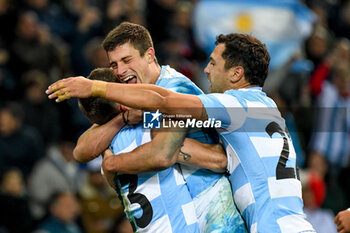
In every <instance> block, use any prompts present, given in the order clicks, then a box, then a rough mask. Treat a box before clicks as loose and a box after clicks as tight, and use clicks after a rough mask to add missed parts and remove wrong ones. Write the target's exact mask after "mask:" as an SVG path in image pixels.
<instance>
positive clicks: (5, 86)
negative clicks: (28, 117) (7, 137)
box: [0, 0, 19, 100]
mask: <svg viewBox="0 0 350 233" xmlns="http://www.w3.org/2000/svg"><path fill="white" fill-rule="evenodd" d="M0 1H1V0H0ZM0 8H1V6H0ZM0 20H1V19H0ZM9 58H10V53H9V51H8V49H7V48H6V46H5V42H4V41H3V40H1V36H0V99H1V100H11V99H13V98H15V96H17V95H19V93H18V92H19V86H18V85H19V83H18V82H17V80H16V79H15V77H14V76H13V75H12V72H11V70H10V69H9V68H8V60H9Z"/></svg>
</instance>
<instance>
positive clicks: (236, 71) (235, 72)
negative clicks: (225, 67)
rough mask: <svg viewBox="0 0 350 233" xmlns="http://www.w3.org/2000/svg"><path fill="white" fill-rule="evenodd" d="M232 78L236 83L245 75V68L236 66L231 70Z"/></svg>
mask: <svg viewBox="0 0 350 233" xmlns="http://www.w3.org/2000/svg"><path fill="white" fill-rule="evenodd" d="M229 75H230V80H231V82H232V83H236V82H238V81H239V80H241V79H242V78H243V77H244V68H243V67H242V66H235V67H232V68H231V69H230V70H229Z"/></svg>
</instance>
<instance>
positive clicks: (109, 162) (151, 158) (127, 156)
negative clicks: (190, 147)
mask: <svg viewBox="0 0 350 233" xmlns="http://www.w3.org/2000/svg"><path fill="white" fill-rule="evenodd" d="M185 134H186V131H185V130H177V131H172V132H169V131H167V132H165V131H162V132H159V133H157V135H156V136H155V137H154V138H153V139H152V141H150V142H148V143H145V144H143V145H142V146H139V147H137V148H136V149H134V150H133V151H131V152H128V153H121V154H118V155H116V156H113V153H112V152H111V151H110V150H107V151H106V152H105V154H104V158H103V163H102V167H103V170H104V173H105V174H108V173H115V172H120V173H126V174H138V173H142V172H153V171H159V170H163V169H166V168H168V167H170V166H171V165H173V164H174V163H175V162H176V159H177V155H178V150H179V149H180V147H181V144H182V142H183V140H184V137H185Z"/></svg>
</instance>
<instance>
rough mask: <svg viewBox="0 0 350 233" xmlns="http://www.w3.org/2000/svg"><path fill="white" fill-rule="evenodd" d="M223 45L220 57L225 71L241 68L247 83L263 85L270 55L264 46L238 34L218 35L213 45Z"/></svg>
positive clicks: (244, 35)
mask: <svg viewBox="0 0 350 233" xmlns="http://www.w3.org/2000/svg"><path fill="white" fill-rule="evenodd" d="M221 43H223V44H225V50H224V52H223V53H222V57H223V58H224V59H225V69H226V70H228V69H230V68H232V67H234V66H242V67H243V68H244V73H245V77H246V79H247V81H248V82H249V83H250V84H251V85H259V86H260V87H262V86H263V85H264V82H265V79H266V77H267V73H268V70H269V63H270V55H269V53H268V51H267V49H266V46H265V45H264V44H263V43H261V42H260V41H259V40H258V39H257V38H255V37H253V36H250V35H246V34H239V33H231V34H228V35H223V34H221V35H219V36H217V37H216V42H215V44H216V45H218V44H221Z"/></svg>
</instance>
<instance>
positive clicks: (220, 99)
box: [198, 94, 247, 131]
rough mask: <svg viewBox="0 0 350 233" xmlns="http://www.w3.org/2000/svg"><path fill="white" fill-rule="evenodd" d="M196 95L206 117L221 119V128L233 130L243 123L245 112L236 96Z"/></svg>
mask: <svg viewBox="0 0 350 233" xmlns="http://www.w3.org/2000/svg"><path fill="white" fill-rule="evenodd" d="M198 97H199V98H200V100H201V101H202V103H203V105H204V107H205V110H206V112H207V115H208V118H211V119H214V120H219V121H221V128H222V129H225V130H227V131H233V130H236V129H238V128H240V127H241V126H242V124H243V123H244V121H245V119H246V115H247V113H246V110H245V108H244V107H243V106H242V104H241V103H240V102H239V100H238V99H237V98H236V97H234V96H232V95H228V94H207V95H199V96H198Z"/></svg>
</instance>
